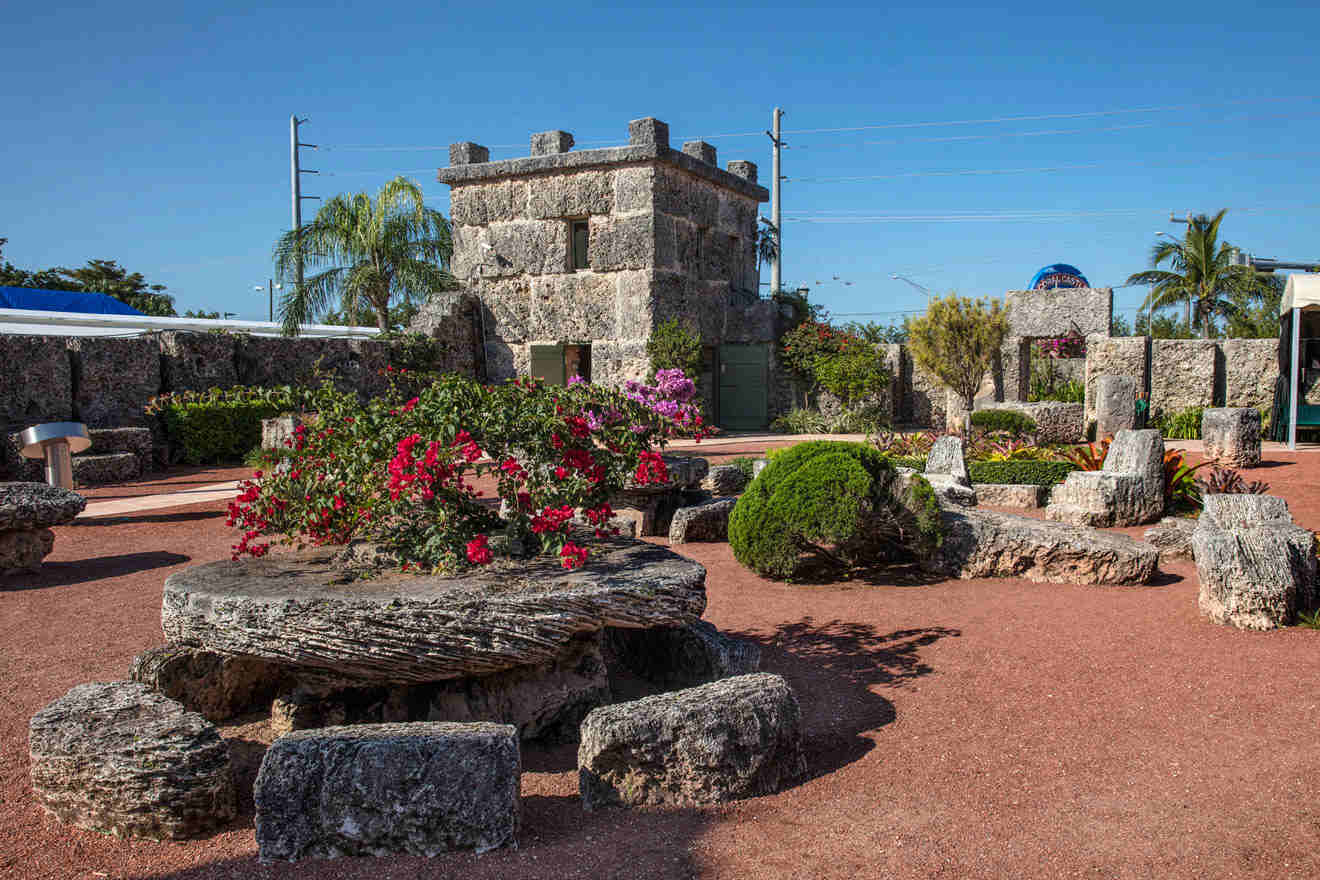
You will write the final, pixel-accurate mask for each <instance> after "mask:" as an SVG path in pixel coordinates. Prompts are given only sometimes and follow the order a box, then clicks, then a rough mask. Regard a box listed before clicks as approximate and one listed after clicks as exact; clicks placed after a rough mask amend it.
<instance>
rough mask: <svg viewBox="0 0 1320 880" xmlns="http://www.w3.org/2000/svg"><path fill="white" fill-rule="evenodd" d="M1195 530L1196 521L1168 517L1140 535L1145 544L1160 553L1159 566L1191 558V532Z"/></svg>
mask: <svg viewBox="0 0 1320 880" xmlns="http://www.w3.org/2000/svg"><path fill="white" fill-rule="evenodd" d="M1195 530H1196V520H1194V519H1182V518H1181V517H1176V516H1168V517H1165V518H1164V519H1162V520H1160V521H1159V522H1158V523H1157V524H1156V525H1154V526H1153V527H1151V528H1149V529H1146V531H1145V533H1144V534H1143V535H1142V537H1143V538H1145V539H1146V543H1147V544H1149V545H1151V546H1152V547H1154V548H1155V549H1156V550H1158V551H1159V553H1160V564H1161V565H1163V564H1164V563H1165V562H1172V561H1175V560H1179V559H1191V558H1192V532H1194V531H1195Z"/></svg>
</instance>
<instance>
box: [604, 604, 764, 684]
mask: <svg viewBox="0 0 1320 880" xmlns="http://www.w3.org/2000/svg"><path fill="white" fill-rule="evenodd" d="M605 632H606V640H607V642H608V644H609V648H610V654H611V656H612V657H613V658H614V659H615V660H616V661H618V662H619V663H622V664H623V665H624V666H625V667H627V669H628V670H629V671H631V672H632V673H633V674H635V675H639V676H641V677H642V678H644V679H646V680H647V681H649V682H651V683H652V684H655V685H659V686H661V687H692V686H694V685H699V684H705V683H706V682H711V681H718V680H719V679H721V678H729V677H730V676H734V675H748V674H750V673H753V672H756V671H758V670H759V669H760V668H761V648H760V646H758V645H757V644H756V643H755V642H752V641H749V640H747V639H736V638H733V637H732V636H727V635H725V634H724V633H722V632H720V631H719V630H718V629H716V628H715V626H714V625H713V624H711V623H709V622H707V621H705V620H698V621H697V622H696V623H693V624H689V625H688V626H674V627H659V628H656V629H616V628H613V627H611V628H610V629H607V630H606V631H605Z"/></svg>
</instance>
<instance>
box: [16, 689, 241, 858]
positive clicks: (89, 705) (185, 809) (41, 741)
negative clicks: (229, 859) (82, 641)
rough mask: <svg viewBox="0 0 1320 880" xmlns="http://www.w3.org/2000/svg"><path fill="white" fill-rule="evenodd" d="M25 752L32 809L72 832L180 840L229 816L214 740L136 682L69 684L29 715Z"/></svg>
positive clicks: (230, 796)
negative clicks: (34, 806) (34, 805)
mask: <svg viewBox="0 0 1320 880" xmlns="http://www.w3.org/2000/svg"><path fill="white" fill-rule="evenodd" d="M28 748H29V753H30V757H31V764H32V792H33V794H34V795H35V796H36V801H37V803H38V804H40V805H41V806H42V807H44V808H45V809H46V810H48V811H50V812H51V813H53V814H54V815H55V817H56V818H57V819H59V820H60V821H61V822H68V823H70V824H73V825H77V826H78V827H80V828H86V829H88V830H90V831H100V832H104V833H107V834H113V835H115V836H116V837H145V838H150V839H153V840H181V839H186V838H191V837H199V836H203V835H206V834H208V833H210V832H212V831H214V830H215V829H217V828H219V827H220V826H222V825H224V824H226V823H227V822H229V821H230V820H231V819H233V818H234V815H235V812H236V799H235V793H234V782H233V778H232V774H231V770H230V763H229V746H228V745H227V744H226V743H225V741H224V740H223V739H221V738H220V733H219V731H218V730H216V728H215V726H214V725H212V724H211V723H209V722H208V721H207V720H206V719H205V718H203V717H202V716H201V715H198V714H197V713H195V712H189V711H188V710H186V709H185V708H184V707H183V706H181V705H179V704H178V703H176V702H175V701H173V700H170V699H168V698H166V697H164V696H162V695H160V694H158V693H155V692H154V691H152V690H151V689H149V688H148V687H147V686H146V685H143V684H140V683H138V682H132V681H115V682H95V683H92V684H80V685H78V686H77V687H75V688H73V689H72V690H70V691H69V692H68V693H67V694H65V695H64V696H63V697H60V698H59V699H58V700H55V701H54V702H52V703H51V704H50V705H48V706H46V708H44V709H42V710H41V711H40V712H38V713H37V714H36V715H34V716H32V721H31V722H30V724H29V725H28Z"/></svg>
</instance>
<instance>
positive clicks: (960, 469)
mask: <svg viewBox="0 0 1320 880" xmlns="http://www.w3.org/2000/svg"><path fill="white" fill-rule="evenodd" d="M931 474H947V475H948V476H951V477H953V478H954V480H956V481H957V482H959V483H962V484H963V485H965V486H970V485H971V484H972V483H971V480H970V479H969V478H968V476H967V461H966V459H965V458H964V457H963V442H962V438H961V437H956V436H953V435H948V436H944V437H941V438H939V439H938V440H936V441H935V443H934V444H933V445H932V446H931V448H930V454H929V455H927V456H926V472H925V475H926V476H929V475H931Z"/></svg>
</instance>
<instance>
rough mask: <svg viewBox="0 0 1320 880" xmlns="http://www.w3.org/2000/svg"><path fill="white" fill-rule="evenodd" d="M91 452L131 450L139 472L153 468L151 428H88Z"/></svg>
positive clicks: (153, 456)
mask: <svg viewBox="0 0 1320 880" xmlns="http://www.w3.org/2000/svg"><path fill="white" fill-rule="evenodd" d="M87 434H88V436H89V437H90V438H91V441H92V449H91V451H92V452H95V453H98V454H102V453H107V452H131V453H133V455H135V456H136V457H137V460H138V464H139V469H138V470H139V473H146V472H148V471H150V470H152V469H153V467H154V464H155V455H154V452H153V441H152V438H151V430H150V429H148V428H90V429H88V431H87Z"/></svg>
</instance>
